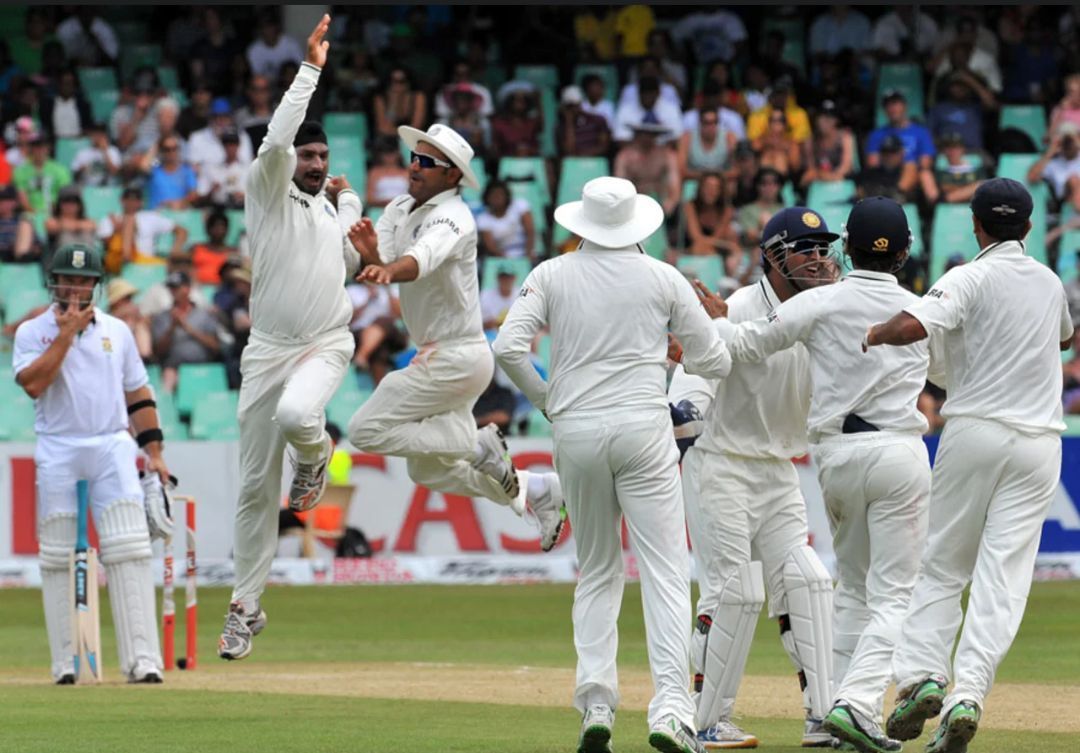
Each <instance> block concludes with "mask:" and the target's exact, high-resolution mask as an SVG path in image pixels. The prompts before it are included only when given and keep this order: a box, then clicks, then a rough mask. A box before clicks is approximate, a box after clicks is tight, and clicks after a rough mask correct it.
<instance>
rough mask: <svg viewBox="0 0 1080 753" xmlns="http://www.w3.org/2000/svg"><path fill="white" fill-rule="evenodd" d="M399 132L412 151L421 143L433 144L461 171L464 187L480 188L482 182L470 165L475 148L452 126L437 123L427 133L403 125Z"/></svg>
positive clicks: (399, 127)
mask: <svg viewBox="0 0 1080 753" xmlns="http://www.w3.org/2000/svg"><path fill="white" fill-rule="evenodd" d="M397 132H398V136H400V137H401V140H402V141H404V142H405V145H406V146H407V147H409V149H410V150H415V149H416V145H417V144H419V143H420V142H421V141H426V142H427V143H429V144H431V145H432V146H433V147H435V148H436V149H438V150H439V151H440V152H442V153H443V154H445V155H446V158H447V159H448V160H450V161H451V162H453V163H454V167H456V168H457V169H458V170H461V174H462V178H461V184H462V185H463V186H467V187H469V188H479V187H480V181H479V180H477V179H476V173H474V172H473V169H472V165H471V164H470V162H471V161H472V158H473V148H472V147H471V146H469V142H468V141H466V140H465V139H463V138H462V137H461V134H459V133H458V132H457V131H455V130H454V129H453V128H451V127H450V126H445V125H442V124H441V123H436V124H435V125H433V126H431V128H429V129H427V131H421V130H420V129H419V128H413V127H412V126H404V125H403V126H398V129H397Z"/></svg>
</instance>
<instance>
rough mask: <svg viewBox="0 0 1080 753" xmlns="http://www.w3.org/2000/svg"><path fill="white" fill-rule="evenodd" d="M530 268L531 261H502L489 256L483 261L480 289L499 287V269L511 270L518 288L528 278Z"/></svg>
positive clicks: (499, 258)
mask: <svg viewBox="0 0 1080 753" xmlns="http://www.w3.org/2000/svg"><path fill="white" fill-rule="evenodd" d="M532 268H533V265H532V261H530V260H529V259H525V258H520V259H503V258H502V257H498V256H489V257H487V258H486V259H485V260H484V276H483V278H482V283H481V286H480V287H481V288H483V289H484V290H494V289H495V288H497V287H498V286H499V283H498V275H499V270H500V269H511V270H513V271H514V284H515V285H517V286H519V287H520V285H521V283H523V282H525V278H526V277H528V276H529V272H531V271H532Z"/></svg>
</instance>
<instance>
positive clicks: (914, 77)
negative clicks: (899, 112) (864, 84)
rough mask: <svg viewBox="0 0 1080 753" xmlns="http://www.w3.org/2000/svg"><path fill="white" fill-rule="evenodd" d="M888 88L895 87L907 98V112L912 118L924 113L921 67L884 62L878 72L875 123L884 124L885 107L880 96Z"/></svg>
mask: <svg viewBox="0 0 1080 753" xmlns="http://www.w3.org/2000/svg"><path fill="white" fill-rule="evenodd" d="M889 89H897V90H899V91H902V92H903V93H904V96H905V97H906V98H907V104H908V114H909V115H910V116H911V117H912V118H922V117H923V116H924V115H925V113H926V110H925V107H924V104H923V102H924V97H923V82H922V69H921V68H920V67H919V66H918V65H917V64H915V63H886V64H884V65H882V66H881V69H880V71H879V73H878V85H877V96H876V97H875V98H874V100H875V102H877V103H878V105H877V121H876V125H878V126H882V125H885V123H886V121H887V118H886V117H885V108H884V107H882V106H881V104H880V103H881V97H882V95H883V94H884V93H885V92H886V91H888V90H889Z"/></svg>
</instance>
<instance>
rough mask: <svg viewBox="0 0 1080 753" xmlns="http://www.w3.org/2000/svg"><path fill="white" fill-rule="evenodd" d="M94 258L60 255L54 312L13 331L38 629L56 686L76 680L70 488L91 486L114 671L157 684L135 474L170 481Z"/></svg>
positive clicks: (155, 425) (145, 386) (148, 404)
mask: <svg viewBox="0 0 1080 753" xmlns="http://www.w3.org/2000/svg"><path fill="white" fill-rule="evenodd" d="M104 269H105V267H104V264H103V263H102V259H101V254H100V253H99V252H98V251H97V250H95V249H92V248H90V247H88V246H83V245H80V244H74V245H69V246H64V247H63V248H61V249H60V250H58V251H57V252H56V254H55V256H53V260H52V267H51V270H50V273H49V291H50V293H51V296H52V305H51V306H50V307H49V308H48V309H47V310H46V311H45V312H44V313H42V314H39V315H38V316H36V317H34V318H33V319H30V320H28V321H26V322H23V323H22V324H21V325H19V328H18V330H17V331H16V333H15V352H14V356H13V359H12V366H13V368H14V372H15V381H16V382H18V383H19V386H21V387H22V388H23V389H24V390H25V391H26V394H28V395H29V396H30V397H32V398H34V409H35V413H36V417H35V420H34V431H35V432H36V433H37V447H36V448H35V450H34V463H35V467H36V473H37V520H38V542H39V552H40V556H41V595H42V600H43V601H44V604H45V628H46V630H47V631H48V634H49V650H50V652H51V654H52V676H53V679H54V680H55V681H56V683H57V684H58V685H69V684H72V683H74V682H75V667H74V662H73V660H72V653H73V649H72V647H73V645H74V640H73V635H72V630H73V628H74V626H73V625H72V624H71V614H72V604H73V599H74V596H73V595H72V593H71V586H70V578H71V574H70V569H71V565H70V564H69V558H70V555H71V553H72V552H73V551H74V549H75V538H76V530H75V528H76V510H77V500H76V494H75V483H76V482H77V481H79V480H80V479H83V480H86V481H87V482H88V485H89V491H90V511H91V513H92V515H93V517H94V525H95V526H96V528H97V531H98V535H99V539H100V549H101V562H102V564H103V565H104V566H105V573H106V577H107V578H108V582H109V601H110V602H111V603H112V612H113V622H114V624H115V625H116V647H117V653H118V654H119V659H120V671H121V672H122V673H123V675H124V676H125V677H126V678H127V680H128V682H136V683H159V682H161V670H162V662H161V648H160V646H159V644H158V634H157V619H156V616H155V606H156V605H155V598H154V581H153V576H152V574H151V571H150V554H151V552H150V533H149V531H148V529H147V514H146V510H145V509H144V507H143V488H142V486H141V484H140V482H139V475H138V471H137V469H136V466H135V459H136V454H137V453H138V448H142V450H143V452H144V453H146V469H147V470H148V471H150V472H152V473H156V474H158V476H159V477H160V479H161V481H163V482H164V481H167V479H168V477H169V471H168V468H167V467H166V465H165V459H164V457H163V455H162V445H163V442H164V436H163V435H162V433H161V424H160V423H159V421H158V414H157V408H156V405H155V403H154V395H153V391H152V390H151V388H150V386H149V382H148V378H147V375H146V369H145V367H144V366H143V363H142V360H141V359H140V358H139V351H138V348H137V347H136V345H135V338H134V337H133V336H132V334H131V330H130V329H128V326H127V325H126V324H125V323H124V322H123V321H121V320H120V319H117V318H115V317H113V316H110V315H109V314H106V313H105V312H104V311H102V310H101V309H99V308H97V307H96V306H95V305H94V299H95V292H96V290H97V285H98V283H99V282H101V278H102V275H103V274H104ZM129 423H130V425H131V426H132V427H133V428H134V431H135V438H134V439H133V438H132V436H131V433H130V432H129V431H128V427H129Z"/></svg>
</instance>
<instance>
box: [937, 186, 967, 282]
mask: <svg viewBox="0 0 1080 753" xmlns="http://www.w3.org/2000/svg"><path fill="white" fill-rule="evenodd" d="M977 253H979V244H978V242H977V241H976V240H975V235H974V234H973V233H972V231H971V209H969V208H968V207H967V205H965V204H938V205H937V208H935V209H934V226H933V229H932V230H931V235H930V270H929V274H930V279H929V280H928V282H929V283H930V284H931V285H933V284H934V283H935V282H937V280H938V278H939V277H941V275H943V274H945V263H946V262H947V261H948V260H949V257H951V256H953V255H954V254H960V255H961V256H963V257H964V260H965V261H971V259H973V258H974V257H975V255H976V254H977Z"/></svg>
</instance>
